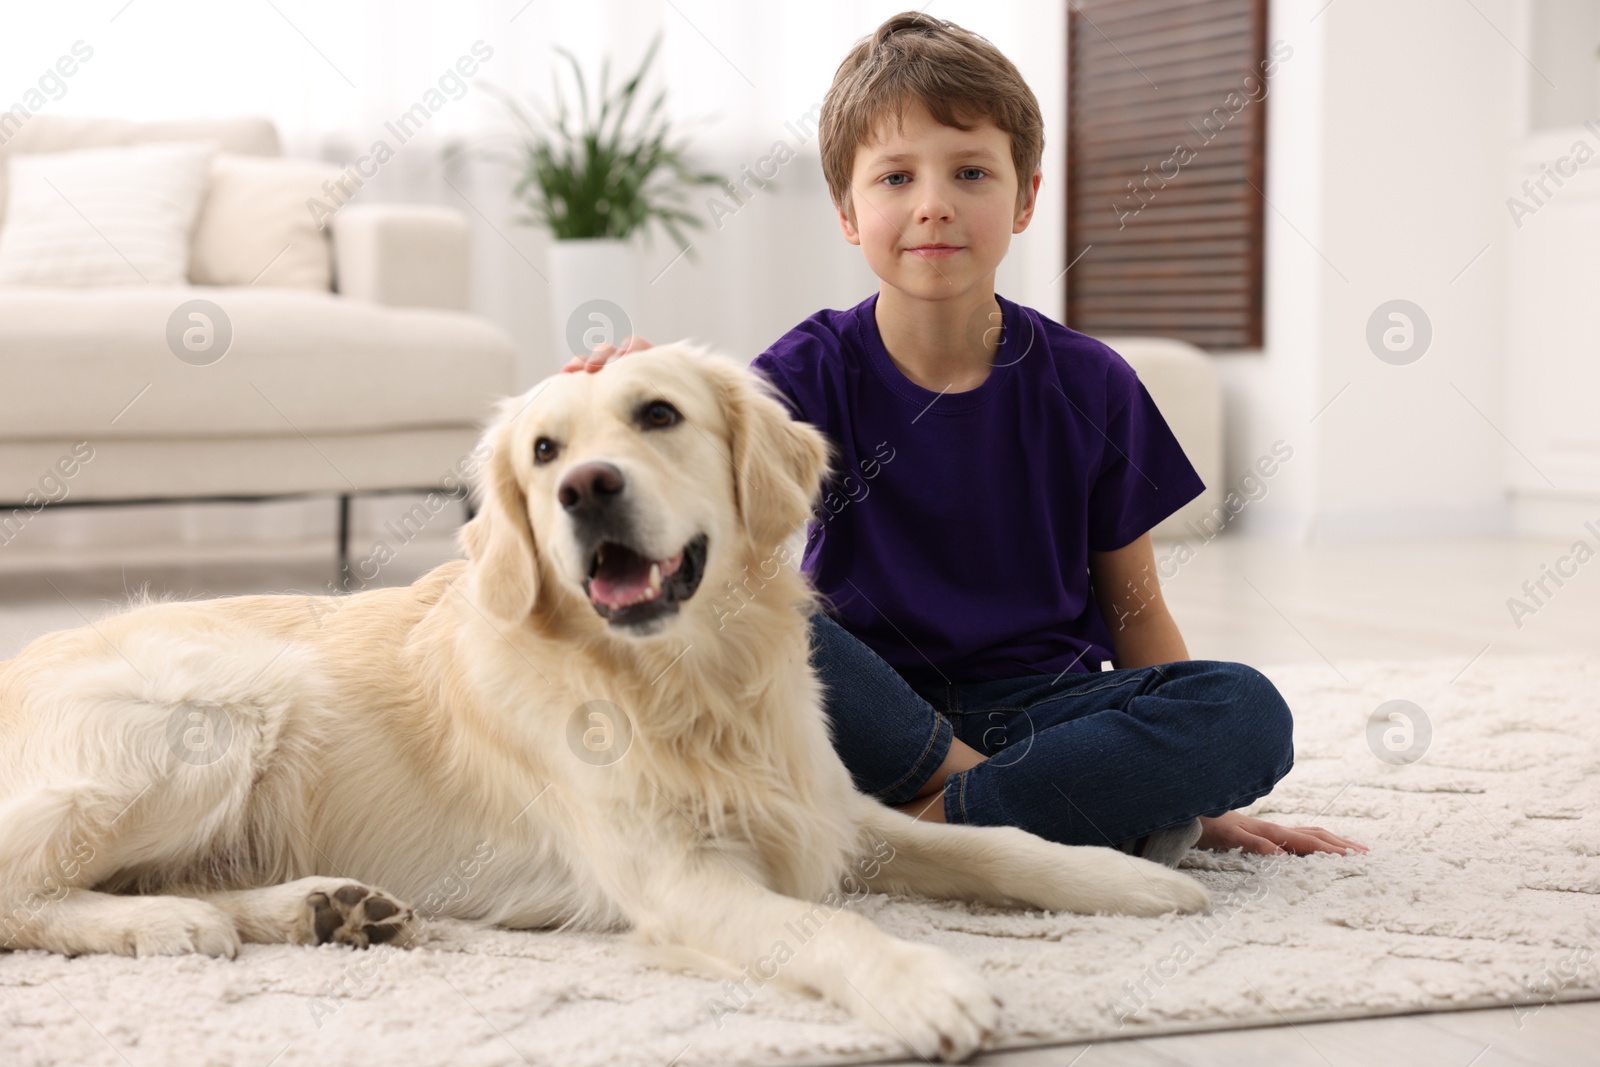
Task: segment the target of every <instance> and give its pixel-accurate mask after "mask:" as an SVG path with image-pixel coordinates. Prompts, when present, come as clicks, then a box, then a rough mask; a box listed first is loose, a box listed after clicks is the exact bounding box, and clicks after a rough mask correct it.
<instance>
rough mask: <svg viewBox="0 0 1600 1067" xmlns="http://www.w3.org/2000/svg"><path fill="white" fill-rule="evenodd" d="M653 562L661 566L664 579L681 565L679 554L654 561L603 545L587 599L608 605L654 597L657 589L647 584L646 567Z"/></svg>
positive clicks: (612, 606) (648, 570)
mask: <svg viewBox="0 0 1600 1067" xmlns="http://www.w3.org/2000/svg"><path fill="white" fill-rule="evenodd" d="M656 563H659V565H660V567H661V577H662V579H666V578H667V577H669V576H670V575H672V574H673V573H675V572H676V571H677V569H678V568H679V567H680V566H682V565H683V553H682V552H679V553H678V554H677V555H675V556H673V557H672V558H671V559H668V560H660V561H657V560H648V559H645V558H644V557H643V556H641V555H639V554H638V553H636V552H632V551H630V550H628V549H626V548H622V547H620V546H617V545H607V546H606V550H605V555H604V557H603V558H602V559H601V561H600V568H599V569H598V570H597V571H595V575H594V578H593V579H591V580H590V582H589V599H590V600H592V601H593V602H594V603H596V604H604V605H606V606H607V607H611V608H619V607H626V606H627V605H629V604H636V603H639V602H640V601H643V600H652V599H654V598H655V597H656V596H657V595H658V592H659V591H658V590H656V589H654V588H652V586H651V584H650V567H651V566H652V564H656Z"/></svg>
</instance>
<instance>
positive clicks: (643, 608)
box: [583, 534, 706, 626]
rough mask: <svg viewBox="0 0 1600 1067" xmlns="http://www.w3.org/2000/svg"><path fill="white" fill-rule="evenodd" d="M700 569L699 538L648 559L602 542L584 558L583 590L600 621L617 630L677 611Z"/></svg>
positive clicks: (696, 584) (695, 584)
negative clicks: (586, 562)
mask: <svg viewBox="0 0 1600 1067" xmlns="http://www.w3.org/2000/svg"><path fill="white" fill-rule="evenodd" d="M705 568H706V535H705V534H700V535H698V536H697V537H695V538H694V539H693V540H692V541H690V542H689V543H688V544H686V545H684V546H683V548H681V549H679V550H678V552H677V553H676V554H675V555H673V556H671V557H669V558H667V559H649V558H647V557H645V556H642V555H640V554H639V553H638V552H636V551H634V550H633V549H632V548H631V547H629V546H628V545H624V544H621V543H619V542H616V541H602V542H601V543H600V545H599V547H598V548H596V549H595V553H594V555H593V556H591V557H590V558H589V577H588V578H586V579H584V582H583V591H584V592H585V593H586V594H588V596H589V603H591V604H593V605H594V610H595V611H597V612H599V614H600V617H601V618H603V619H606V620H608V621H609V622H610V623H611V624H612V625H613V626H623V625H628V624H631V623H637V622H644V621H646V620H648V619H653V618H656V617H658V616H661V615H665V614H668V613H670V612H674V611H677V610H678V605H679V604H680V603H682V602H683V601H685V600H688V599H689V598H690V597H692V596H694V594H695V590H696V589H699V588H700V579H701V578H702V577H703V576H704V575H705Z"/></svg>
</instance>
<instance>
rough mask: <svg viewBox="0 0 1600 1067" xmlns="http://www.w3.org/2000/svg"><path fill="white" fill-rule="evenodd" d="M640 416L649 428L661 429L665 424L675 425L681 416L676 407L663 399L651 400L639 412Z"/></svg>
mask: <svg viewBox="0 0 1600 1067" xmlns="http://www.w3.org/2000/svg"><path fill="white" fill-rule="evenodd" d="M640 418H641V419H642V420H643V422H644V424H645V426H646V427H648V428H650V429H662V428H664V427H667V426H676V425H677V424H678V422H679V421H680V420H681V419H682V418H683V416H682V415H681V414H679V412H678V409H677V408H675V407H673V406H672V405H671V404H669V403H667V402H666V401H665V400H652V401H650V403H648V404H646V405H645V406H644V410H643V411H641V412H640Z"/></svg>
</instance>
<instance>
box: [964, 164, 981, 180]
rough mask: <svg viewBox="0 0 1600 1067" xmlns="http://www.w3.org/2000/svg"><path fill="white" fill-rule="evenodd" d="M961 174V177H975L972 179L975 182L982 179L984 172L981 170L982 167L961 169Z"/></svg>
mask: <svg viewBox="0 0 1600 1067" xmlns="http://www.w3.org/2000/svg"><path fill="white" fill-rule="evenodd" d="M961 173H962V175H963V176H966V175H977V177H975V178H973V179H972V180H973V181H977V180H978V178H981V177H983V175H984V170H983V168H982V167H962V168H961Z"/></svg>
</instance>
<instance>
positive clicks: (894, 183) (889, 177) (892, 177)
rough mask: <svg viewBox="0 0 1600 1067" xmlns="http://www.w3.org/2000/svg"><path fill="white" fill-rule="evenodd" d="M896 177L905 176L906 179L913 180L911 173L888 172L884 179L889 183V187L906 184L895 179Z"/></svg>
mask: <svg viewBox="0 0 1600 1067" xmlns="http://www.w3.org/2000/svg"><path fill="white" fill-rule="evenodd" d="M896 178H904V179H905V180H906V181H910V180H911V175H909V174H887V175H884V179H883V180H884V181H886V182H888V183H889V187H890V188H891V189H894V188H898V187H899V186H901V185H904V184H905V182H898V181H895V179H896Z"/></svg>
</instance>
